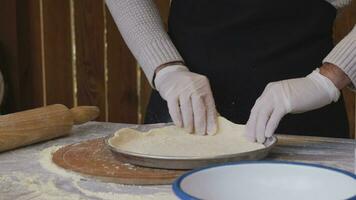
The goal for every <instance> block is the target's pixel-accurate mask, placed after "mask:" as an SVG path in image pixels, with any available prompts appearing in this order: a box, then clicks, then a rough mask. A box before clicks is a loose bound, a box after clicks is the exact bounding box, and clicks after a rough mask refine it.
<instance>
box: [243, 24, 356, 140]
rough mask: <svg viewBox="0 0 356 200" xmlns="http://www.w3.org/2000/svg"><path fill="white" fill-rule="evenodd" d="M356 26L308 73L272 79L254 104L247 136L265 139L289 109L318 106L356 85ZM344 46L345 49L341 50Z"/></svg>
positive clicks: (325, 103)
mask: <svg viewBox="0 0 356 200" xmlns="http://www.w3.org/2000/svg"><path fill="white" fill-rule="evenodd" d="M355 44H356V26H355V27H354V29H353V30H352V31H351V32H350V33H349V35H348V36H347V37H346V38H344V39H343V40H342V41H341V42H340V43H339V44H338V45H337V47H336V48H335V49H334V50H333V51H332V52H331V53H330V54H329V55H328V56H327V57H326V58H325V59H324V61H323V62H324V63H325V64H324V65H323V66H322V67H320V69H317V70H315V71H313V72H312V73H311V74H309V75H308V76H306V77H303V78H297V79H288V80H282V81H277V82H273V83H269V84H268V85H267V87H266V88H265V90H264V92H263V93H262V95H261V96H260V97H259V98H258V99H257V101H256V103H255V105H254V106H253V108H252V111H251V114H250V118H249V120H248V122H247V128H246V136H247V138H248V139H249V140H251V141H257V142H260V143H263V142H264V141H265V140H266V138H268V137H271V136H272V135H273V134H274V132H275V129H276V128H277V126H278V124H279V122H280V121H281V119H282V118H283V117H284V116H285V115H286V114H288V113H303V112H306V111H310V110H314V109H318V108H320V107H323V106H325V105H328V104H330V103H332V102H336V101H337V100H338V99H339V97H340V89H343V88H344V87H346V86H347V85H350V84H351V89H354V86H355V85H356V45H355ZM340 50H343V52H340Z"/></svg>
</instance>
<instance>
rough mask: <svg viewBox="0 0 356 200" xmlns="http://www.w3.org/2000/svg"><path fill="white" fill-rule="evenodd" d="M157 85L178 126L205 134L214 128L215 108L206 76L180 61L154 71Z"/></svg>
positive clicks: (210, 132) (213, 131)
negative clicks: (180, 63) (193, 70)
mask: <svg viewBox="0 0 356 200" xmlns="http://www.w3.org/2000/svg"><path fill="white" fill-rule="evenodd" d="M154 82H155V86H156V89H157V90H158V92H159V93H160V95H161V97H162V98H163V99H165V100H166V101H167V104H168V109H169V114H170V115H171V117H172V120H173V122H174V123H175V125H176V126H178V127H184V128H185V129H187V130H188V131H189V132H191V133H193V132H195V133H197V134H199V135H204V134H206V133H208V134H209V135H212V134H215V132H216V131H217V112H216V109H215V102H214V98H213V95H212V92H211V89H210V84H209V80H208V79H207V78H206V77H205V76H203V75H200V74H196V73H193V72H190V71H189V70H188V68H186V67H185V66H183V65H172V66H168V67H165V68H163V69H161V70H160V71H158V72H157V74H156V78H155V80H154Z"/></svg>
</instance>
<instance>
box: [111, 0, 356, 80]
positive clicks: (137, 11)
mask: <svg viewBox="0 0 356 200" xmlns="http://www.w3.org/2000/svg"><path fill="white" fill-rule="evenodd" d="M326 1H328V2H329V3H331V4H332V5H333V6H334V7H335V8H341V7H344V6H346V5H348V4H349V3H350V2H351V1H352V0H326ZM106 4H107V5H108V7H109V9H110V12H111V14H112V16H113V17H114V20H115V22H116V24H117V26H118V28H119V30H120V32H121V35H122V36H123V38H124V40H125V42H126V44H127V45H128V47H129V48H130V50H131V52H132V53H133V55H134V56H135V58H136V59H137V61H138V62H139V64H140V65H141V67H142V69H143V70H144V72H145V74H146V76H147V78H148V80H149V81H150V82H151V81H152V78H153V75H154V71H155V69H156V68H157V67H158V66H160V65H162V64H164V63H168V62H172V61H183V58H182V57H181V56H180V54H179V52H178V51H177V49H176V48H175V47H174V44H173V43H172V41H171V39H170V38H169V36H168V34H167V33H166V31H165V30H164V26H163V23H162V20H161V18H160V15H159V12H158V10H157V8H156V6H155V4H154V2H153V0H106ZM323 62H329V63H332V64H335V65H337V66H338V67H340V68H341V69H342V70H343V71H344V72H345V73H346V74H347V75H348V76H349V78H350V79H351V80H352V83H353V84H354V85H356V26H355V27H354V29H353V30H352V31H351V32H350V33H349V34H348V35H347V36H346V37H345V38H344V39H343V40H342V41H341V42H340V43H339V44H337V45H336V47H335V48H334V49H333V50H332V51H331V52H330V53H329V55H328V56H327V57H326V58H325V59H324V60H323Z"/></svg>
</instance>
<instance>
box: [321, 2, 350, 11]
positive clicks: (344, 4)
mask: <svg viewBox="0 0 356 200" xmlns="http://www.w3.org/2000/svg"><path fill="white" fill-rule="evenodd" d="M326 1H327V2H329V3H331V4H332V5H333V6H334V7H335V8H338V9H339V8H342V7H345V6H347V5H348V4H350V3H351V1H352V0H326Z"/></svg>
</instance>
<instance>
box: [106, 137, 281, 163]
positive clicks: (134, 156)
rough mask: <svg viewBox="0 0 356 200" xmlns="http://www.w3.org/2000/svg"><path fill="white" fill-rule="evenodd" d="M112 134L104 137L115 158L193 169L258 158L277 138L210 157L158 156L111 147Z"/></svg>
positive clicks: (129, 161)
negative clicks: (248, 147) (244, 149)
mask: <svg viewBox="0 0 356 200" xmlns="http://www.w3.org/2000/svg"><path fill="white" fill-rule="evenodd" d="M113 136H114V134H113V135H111V136H109V137H107V138H105V144H106V145H107V146H108V147H109V149H110V150H111V151H112V152H113V154H114V155H115V157H116V158H117V159H119V160H120V161H123V162H126V163H130V164H133V165H138V166H144V167H151V168H160V169H195V168H200V167H205V166H207V165H211V164H220V163H227V162H235V161H241V160H260V159H262V158H264V157H266V156H267V154H268V153H269V151H270V150H271V149H272V147H273V146H274V145H275V144H276V143H277V138H276V137H275V136H272V137H270V138H268V139H267V140H266V142H265V143H264V146H265V148H263V149H258V150H254V151H247V152H242V153H236V154H226V155H219V156H210V157H193V156H192V157H185V156H160V155H149V154H142V153H135V152H130V151H125V150H122V149H120V148H118V147H113V146H111V145H110V143H109V139H110V138H111V137H113Z"/></svg>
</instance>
